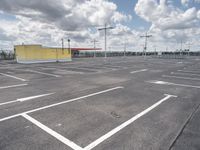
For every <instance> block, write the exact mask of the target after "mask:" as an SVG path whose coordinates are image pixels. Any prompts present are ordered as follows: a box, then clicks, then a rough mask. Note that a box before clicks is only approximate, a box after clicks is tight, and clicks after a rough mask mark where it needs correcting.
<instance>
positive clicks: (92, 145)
mask: <svg viewBox="0 0 200 150" xmlns="http://www.w3.org/2000/svg"><path fill="white" fill-rule="evenodd" d="M171 97H177V96H174V95H169V94H165V97H164V98H163V99H161V100H160V101H158V102H157V103H155V104H153V105H152V106H150V107H149V108H147V109H145V110H144V111H142V112H141V113H139V114H137V115H135V116H134V117H132V118H131V119H129V120H128V121H126V122H124V123H123V124H121V125H119V126H118V127H116V128H114V129H113V130H111V131H110V132H108V133H106V134H105V135H103V136H102V137H100V138H99V139H97V140H95V141H94V142H92V143H91V144H89V145H88V146H86V147H85V148H84V150H91V149H93V148H94V147H96V146H97V145H99V144H100V143H102V142H103V141H105V140H107V139H108V138H110V137H111V136H113V135H114V134H116V133H117V132H119V131H120V130H122V129H123V128H125V127H127V126H128V125H130V124H131V123H133V122H134V121H136V120H137V119H139V118H140V117H142V116H144V115H145V114H147V113H148V112H150V111H151V110H153V109H154V108H156V107H158V106H159V105H160V104H162V103H163V102H164V101H166V100H168V99H169V98H171Z"/></svg>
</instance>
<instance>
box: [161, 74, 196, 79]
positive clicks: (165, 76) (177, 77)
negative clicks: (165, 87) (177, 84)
mask: <svg viewBox="0 0 200 150" xmlns="http://www.w3.org/2000/svg"><path fill="white" fill-rule="evenodd" d="M162 77H164V78H176V79H184V80H200V78H190V77H180V76H168V75H162Z"/></svg>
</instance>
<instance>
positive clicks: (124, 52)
mask: <svg viewBox="0 0 200 150" xmlns="http://www.w3.org/2000/svg"><path fill="white" fill-rule="evenodd" d="M125 56H126V40H124V57H125Z"/></svg>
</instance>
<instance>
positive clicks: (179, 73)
mask: <svg viewBox="0 0 200 150" xmlns="http://www.w3.org/2000/svg"><path fill="white" fill-rule="evenodd" d="M171 74H176V75H189V76H198V77H200V74H194V73H184V72H183V73H182V72H171Z"/></svg>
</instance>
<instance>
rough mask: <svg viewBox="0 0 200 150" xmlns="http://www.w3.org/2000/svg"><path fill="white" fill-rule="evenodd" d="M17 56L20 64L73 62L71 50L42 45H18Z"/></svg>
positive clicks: (16, 48) (16, 47)
mask: <svg viewBox="0 0 200 150" xmlns="http://www.w3.org/2000/svg"><path fill="white" fill-rule="evenodd" d="M15 54H16V59H17V62H19V63H40V62H57V61H62V62H65V61H71V52H70V50H69V49H66V48H65V49H62V48H47V47H42V46H41V45H17V46H15Z"/></svg>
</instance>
